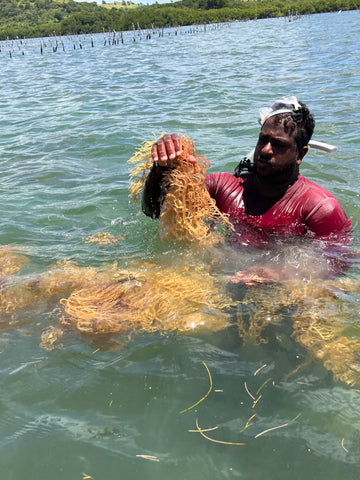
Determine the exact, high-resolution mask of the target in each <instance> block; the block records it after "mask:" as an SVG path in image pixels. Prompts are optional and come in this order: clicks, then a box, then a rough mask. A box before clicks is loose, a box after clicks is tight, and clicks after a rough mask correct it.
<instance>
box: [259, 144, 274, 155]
mask: <svg viewBox="0 0 360 480" xmlns="http://www.w3.org/2000/svg"><path fill="white" fill-rule="evenodd" d="M261 151H262V153H264V154H265V155H272V154H273V150H272V146H271V143H270V142H268V143H267V144H266V145H264V146H263V148H262V149H261Z"/></svg>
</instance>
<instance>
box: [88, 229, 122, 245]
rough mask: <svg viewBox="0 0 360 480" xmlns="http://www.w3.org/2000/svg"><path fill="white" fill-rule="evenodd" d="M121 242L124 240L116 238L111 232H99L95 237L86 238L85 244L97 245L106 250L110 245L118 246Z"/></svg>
mask: <svg viewBox="0 0 360 480" xmlns="http://www.w3.org/2000/svg"><path fill="white" fill-rule="evenodd" d="M119 240H124V237H122V236H117V237H116V236H115V235H113V234H112V233H109V232H98V233H96V234H95V235H90V236H88V237H86V238H84V242H85V243H95V244H97V245H99V246H100V247H102V248H104V247H107V246H109V245H116V244H117V243H118V241H119Z"/></svg>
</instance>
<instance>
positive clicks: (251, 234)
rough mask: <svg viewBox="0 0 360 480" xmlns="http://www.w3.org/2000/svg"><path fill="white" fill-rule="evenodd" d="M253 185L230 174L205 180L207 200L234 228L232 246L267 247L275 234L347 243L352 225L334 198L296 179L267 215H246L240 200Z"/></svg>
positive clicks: (246, 178) (248, 178) (248, 179)
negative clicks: (265, 245)
mask: <svg viewBox="0 0 360 480" xmlns="http://www.w3.org/2000/svg"><path fill="white" fill-rule="evenodd" d="M253 181H254V176H253V175H252V174H248V175H243V176H241V177H240V178H237V177H235V176H234V175H232V174H230V173H214V174H210V175H208V176H207V177H206V185H207V188H208V190H209V193H210V196H211V197H212V198H214V199H215V201H216V204H217V206H218V208H219V209H220V211H221V212H224V213H227V214H228V215H229V217H230V220H231V222H232V223H233V224H234V227H235V232H234V233H233V238H232V241H235V243H238V244H243V245H249V244H251V245H254V244H255V245H256V246H259V244H262V243H264V242H265V243H268V242H269V240H270V239H271V238H272V237H273V235H274V234H275V235H276V236H277V237H278V236H279V234H280V235H283V236H284V237H285V236H289V235H290V236H300V235H308V236H311V237H318V238H321V239H324V240H328V239H333V240H335V241H336V242H341V243H348V241H349V237H350V230H351V222H350V220H349V219H348V217H347V216H346V214H345V212H344V210H343V209H342V207H341V205H340V204H339V202H338V201H337V200H336V198H335V197H334V196H333V195H332V194H331V193H329V192H328V191H327V190H325V189H324V188H322V187H320V186H319V185H317V184H316V183H314V182H312V181H310V180H308V179H307V178H305V177H303V176H302V175H299V178H298V179H297V180H296V182H295V183H294V184H293V185H291V186H290V187H289V188H288V189H287V191H286V193H285V195H283V196H282V197H281V198H280V199H279V200H278V201H277V202H276V203H275V204H274V205H273V206H271V207H270V208H269V209H268V210H267V211H265V212H264V213H263V214H262V215H249V214H247V212H246V209H245V205H244V198H243V196H244V190H245V191H246V189H253V188H254V187H253ZM255 245H254V246H255Z"/></svg>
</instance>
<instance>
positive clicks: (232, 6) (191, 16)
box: [0, 0, 360, 40]
mask: <svg viewBox="0 0 360 480" xmlns="http://www.w3.org/2000/svg"><path fill="white" fill-rule="evenodd" d="M107 7H109V5H107ZM359 7H360V0H182V1H179V2H175V3H167V4H162V5H160V4H154V5H150V6H149V5H148V6H145V5H138V7H137V8H131V9H130V8H129V9H128V8H126V6H125V7H124V8H115V6H114V7H113V8H104V7H102V6H101V5H98V4H97V3H96V2H93V3H88V2H75V1H73V0H0V40H5V39H15V38H31V37H44V36H51V35H54V34H55V35H73V34H85V33H99V32H103V31H106V32H107V31H113V30H115V31H120V30H122V31H125V30H131V29H132V28H133V25H136V26H137V25H139V26H140V27H141V28H144V29H147V28H152V26H155V27H157V28H161V27H169V26H175V25H178V26H183V25H196V24H201V23H215V22H225V21H229V20H252V19H256V18H267V17H281V16H286V15H288V13H289V11H291V12H297V13H298V14H299V15H306V14H313V13H323V12H332V11H338V10H355V9H358V8H359Z"/></svg>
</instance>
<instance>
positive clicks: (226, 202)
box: [143, 97, 351, 280]
mask: <svg viewBox="0 0 360 480" xmlns="http://www.w3.org/2000/svg"><path fill="white" fill-rule="evenodd" d="M259 122H260V124H261V130H260V134H259V139H258V142H257V144H256V147H255V151H254V158H253V161H254V163H253V166H251V171H250V172H248V173H245V174H242V173H241V171H240V170H241V165H240V168H239V167H238V168H237V170H236V171H235V174H230V173H215V174H210V175H208V176H207V177H206V186H207V189H208V191H209V193H210V196H211V197H212V198H214V199H215V201H216V204H217V206H218V208H219V209H220V211H222V212H224V213H227V214H228V215H229V219H230V220H231V222H232V223H233V225H234V233H233V234H232V235H231V241H232V242H233V243H235V244H238V245H241V246H242V245H249V246H257V247H258V246H262V245H269V242H272V241H276V239H277V238H279V236H280V237H282V238H284V239H288V238H289V237H299V236H302V237H306V238H316V239H317V240H319V241H321V242H325V243H326V242H328V246H329V244H330V243H329V242H331V248H332V247H333V245H337V246H340V247H342V246H343V245H344V244H348V243H349V241H350V231H351V223H350V220H349V219H348V218H347V216H346V214H345V212H344V210H343V209H342V207H341V206H340V204H339V202H338V201H337V200H336V198H335V197H334V196H333V195H332V194H331V193H329V192H328V191H327V190H325V189H324V188H322V187H320V186H319V185H317V184H315V183H314V182H311V181H310V180H308V179H306V178H305V177H303V176H302V175H300V172H299V167H300V164H301V162H302V159H303V158H304V156H305V155H306V153H307V152H308V149H309V142H310V139H311V136H312V134H313V131H314V127H315V122H314V119H313V116H312V115H311V113H310V111H309V109H308V108H307V106H306V105H305V104H303V103H301V102H298V101H297V99H296V98H295V97H289V98H286V99H281V100H279V101H277V102H276V103H275V104H274V105H273V106H272V107H271V108H270V109H263V110H262V111H261V118H260V120H259ZM180 152H181V139H180V137H179V136H177V135H176V134H175V135H165V136H164V137H163V138H161V139H159V140H158V141H157V142H156V143H155V144H154V146H153V150H152V157H153V160H154V167H153V168H152V170H151V172H150V174H149V176H148V178H147V182H146V187H145V192H144V201H143V210H144V212H145V213H146V214H147V215H150V216H153V217H157V216H159V214H160V210H161V202H162V200H163V198H164V195H165V194H166V192H165V191H164V190H163V188H162V187H161V179H162V176H163V172H164V169H165V170H166V169H167V168H171V162H172V160H173V159H174V158H176V156H177V155H179V154H180ZM188 161H190V162H193V161H195V159H194V158H193V157H189V158H188ZM336 260H337V261H336V262H335V263H338V260H339V259H336ZM238 278H239V279H240V280H241V279H242V276H241V274H240V276H239V277H238Z"/></svg>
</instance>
